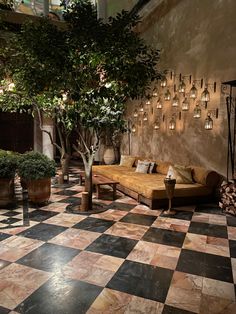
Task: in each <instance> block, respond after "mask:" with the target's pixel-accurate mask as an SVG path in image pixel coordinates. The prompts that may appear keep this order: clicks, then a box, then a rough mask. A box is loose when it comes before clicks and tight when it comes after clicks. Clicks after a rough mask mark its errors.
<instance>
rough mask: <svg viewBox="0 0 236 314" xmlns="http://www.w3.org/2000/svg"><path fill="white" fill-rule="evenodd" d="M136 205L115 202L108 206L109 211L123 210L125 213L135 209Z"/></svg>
mask: <svg viewBox="0 0 236 314" xmlns="http://www.w3.org/2000/svg"><path fill="white" fill-rule="evenodd" d="M135 206H136V205H132V204H125V203H120V202H113V203H111V204H109V205H108V206H107V208H109V209H118V210H123V211H126V212H128V211H130V210H131V209H133V208H134V207H135Z"/></svg>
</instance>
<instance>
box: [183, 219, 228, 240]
mask: <svg viewBox="0 0 236 314" xmlns="http://www.w3.org/2000/svg"><path fill="white" fill-rule="evenodd" d="M188 232H190V233H196V234H204V235H207V236H211V237H216V238H225V239H227V238H228V232H227V227H226V226H220V225H213V224H208V223H204V222H195V221H192V222H191V223H190V226H189V229H188Z"/></svg>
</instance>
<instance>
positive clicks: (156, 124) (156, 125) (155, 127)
mask: <svg viewBox="0 0 236 314" xmlns="http://www.w3.org/2000/svg"><path fill="white" fill-rule="evenodd" d="M159 129H160V122H159V121H156V122H155V123H154V130H159Z"/></svg>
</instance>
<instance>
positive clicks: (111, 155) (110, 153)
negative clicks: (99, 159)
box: [103, 147, 116, 165]
mask: <svg viewBox="0 0 236 314" xmlns="http://www.w3.org/2000/svg"><path fill="white" fill-rule="evenodd" d="M115 158H116V156H115V152H114V148H113V147H108V148H106V149H105V151H104V155H103V160H104V162H105V164H106V165H112V164H114V162H115Z"/></svg>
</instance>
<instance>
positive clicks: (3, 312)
mask: <svg viewBox="0 0 236 314" xmlns="http://www.w3.org/2000/svg"><path fill="white" fill-rule="evenodd" d="M10 312H11V310H9V309H6V308H5V307H2V306H0V314H8V313H10Z"/></svg>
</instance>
